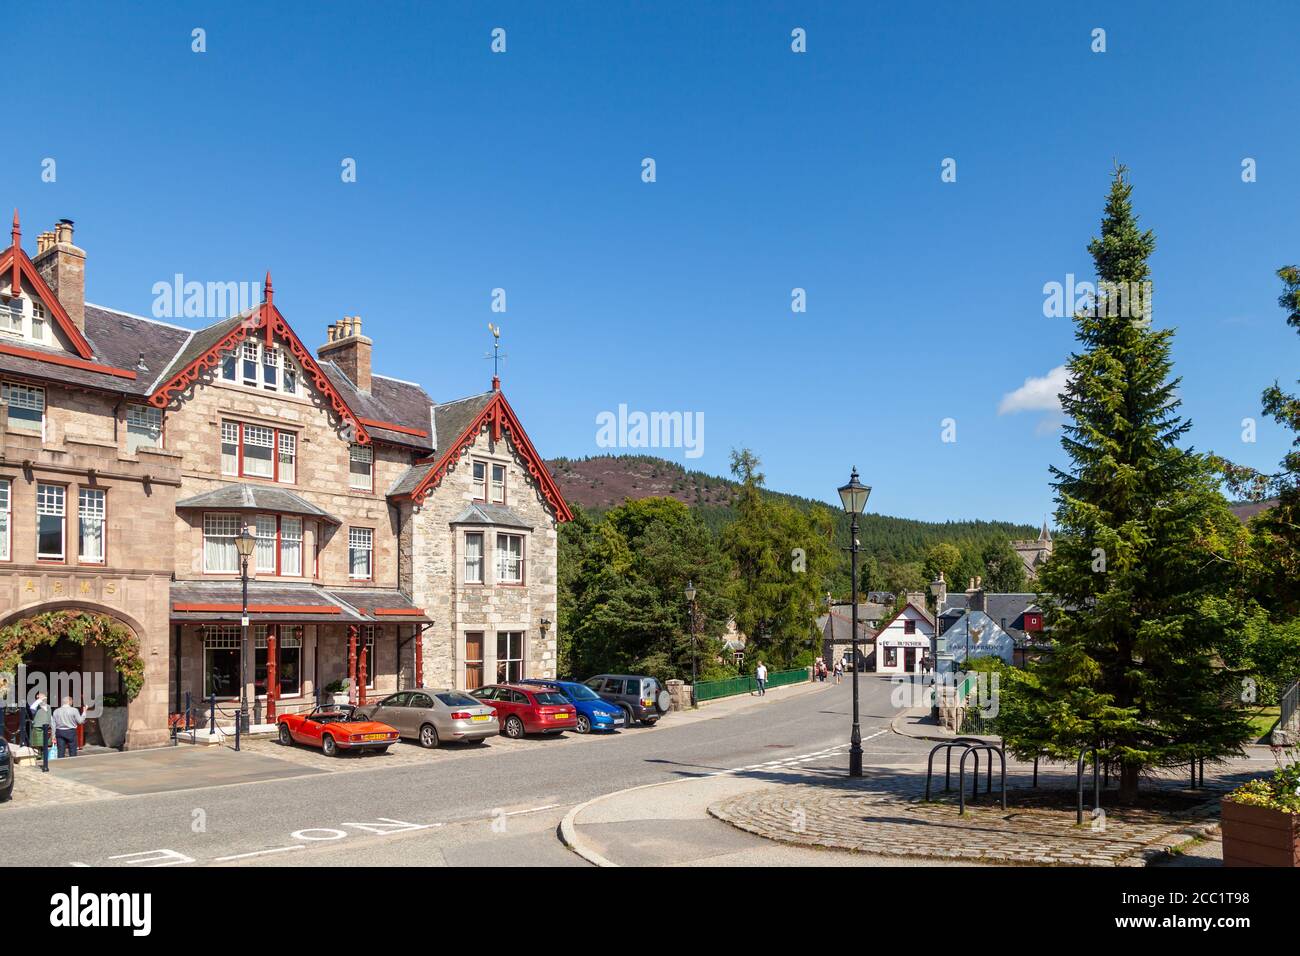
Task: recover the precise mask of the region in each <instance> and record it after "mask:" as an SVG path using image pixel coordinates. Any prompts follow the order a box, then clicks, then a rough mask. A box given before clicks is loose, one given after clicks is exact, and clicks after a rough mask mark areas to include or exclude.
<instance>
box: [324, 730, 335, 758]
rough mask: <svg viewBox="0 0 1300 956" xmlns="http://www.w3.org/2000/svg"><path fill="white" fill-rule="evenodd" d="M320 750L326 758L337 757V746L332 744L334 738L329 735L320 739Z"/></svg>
mask: <svg viewBox="0 0 1300 956" xmlns="http://www.w3.org/2000/svg"><path fill="white" fill-rule="evenodd" d="M320 749H321V750H323V751H324V752H325V756H327V757H337V756H338V755H339V745H338V744H337V743H335V742H334V738H333V737H331V736H330V735H329V734H326V735H325V736H324V737H322V738H321V739H320Z"/></svg>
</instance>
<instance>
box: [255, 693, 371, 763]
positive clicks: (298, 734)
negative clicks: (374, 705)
mask: <svg viewBox="0 0 1300 956" xmlns="http://www.w3.org/2000/svg"><path fill="white" fill-rule="evenodd" d="M355 710H356V708H355V707H353V706H352V705H351V704H329V705H328V706H324V707H317V708H316V709H315V710H313V711H312V712H311V713H309V714H285V715H284V716H282V717H281V718H280V721H279V723H280V743H282V744H283V745H284V746H286V747H291V746H293V745H294V744H296V743H297V744H307V745H308V746H311V747H319V748H320V749H321V750H323V751H324V752H325V756H327V757H337V756H338V755H339V751H340V750H356V751H363V750H377V751H378V752H379V753H383V752H384V751H385V750H387V749H388V748H389V747H390V746H392V745H393V744H394V743H396V742H397V731H396V730H394V729H393V728H392V727H389V726H388V725H387V724H381V723H379V722H378V721H374V720H361V719H359V718H357V717H355V716H354V713H353V712H354V711H355Z"/></svg>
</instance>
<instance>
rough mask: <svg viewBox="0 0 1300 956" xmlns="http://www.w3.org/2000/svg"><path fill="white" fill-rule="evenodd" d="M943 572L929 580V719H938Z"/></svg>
mask: <svg viewBox="0 0 1300 956" xmlns="http://www.w3.org/2000/svg"><path fill="white" fill-rule="evenodd" d="M946 590H947V586H946V585H945V584H944V580H943V572H942V571H940V572H939V576H938V577H937V578H935V579H934V580H933V581H931V582H930V593H931V594H933V595H934V629H933V630H932V631H931V632H930V688H931V691H930V692H931V694H932V695H933V697H932V699H931V701H930V719H931V720H933V721H935V722H936V723H938V721H939V612H940V611H941V610H943V609H942V608H940V607H939V595H940V594H943V593H945V592H946Z"/></svg>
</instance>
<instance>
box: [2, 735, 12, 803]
mask: <svg viewBox="0 0 1300 956" xmlns="http://www.w3.org/2000/svg"><path fill="white" fill-rule="evenodd" d="M13 795H14V748H13V747H11V746H9V741H7V740H5V738H4V735H3V734H0V803H4V802H5V801H6V800H8V799H9V798H10V797H12V796H13Z"/></svg>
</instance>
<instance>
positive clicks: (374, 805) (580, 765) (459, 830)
mask: <svg viewBox="0 0 1300 956" xmlns="http://www.w3.org/2000/svg"><path fill="white" fill-rule="evenodd" d="M860 686H861V693H862V730H863V735H864V737H865V736H868V735H870V734H873V733H876V732H877V731H884V732H885V733H884V735H883V736H882V737H881V738H880V741H881V742H882V743H885V742H887V743H888V746H887V747H884V748H880V749H882V750H883V752H882V753H881V754H879V755H878V756H874V757H873V752H872V751H873V746H872V744H874V743H875V742H874V741H873V742H872V744H869V746H868V760H867V762H868V764H871V765H876V764H879V763H881V762H898V761H900V760H902V761H905V762H908V763H915V762H916V760H917V759H919V755H920V754H922V753H924V749H925V748H924V745H923V744H921V743H919V742H916V741H905V740H903V738H899V737H896V736H893V735H889V734H888V731H887V727H888V722H889V720H890V719H891V718H892V717H893V715H894V713H895V711H894V709H893V708H892V707H891V705H890V702H889V691H890V686H889V684H888V683H887V682H886V681H884V680H882V679H881V678H878V677H876V676H875V675H863V679H862V683H861V685H860ZM740 706H741V708H742V709H740V710H738V711H736V712H734V713H730V714H728V715H727V716H722V717H718V718H716V719H703V720H688V719H679V720H678V721H677V722H675V719H674V717H673V716H670V717H668V718H666V719H665V721H664V722H663V723H662V724H661V725H660V726H658V727H655V728H636V729H632V730H628V731H625V732H623V733H621V734H618V735H616V736H613V737H606V738H601V739H593V738H590V737H588V738H578V739H568V740H566V739H530V740H526V741H522V742H514V741H504V740H503V741H500V742H499V743H498V742H493V743H490V744H489V745H488V746H487V747H485V748H478V749H474V750H470V749H461V748H455V749H454V752H449V753H444V752H443V751H438V752H437V754H436V755H427V756H430V757H433V758H434V759H429V760H422V759H413V760H410V759H408V760H406V761H404V762H402V763H400V765H385V764H386V760H385V758H382V757H366V758H356V757H349V758H343V759H344V760H345V761H355V760H358V759H360V760H363V761H364V769H361V768H358V767H351V768H349V769H352V770H355V772H335V773H317V772H312V771H311V769H310V768H309V767H306V766H304V767H303V771H304V773H305V774H307V775H302V776H294V777H290V778H287V779H277V780H268V781H261V782H251V783H241V784H235V785H226V786H214V787H204V788H199V789H187V790H180V791H172V792H166V793H154V794H144V795H139V796H123V797H114V798H111V799H102V800H97V801H93V802H83V803H71V804H66V805H55V806H43V807H38V806H32V807H26V808H24V807H21V806H12V807H10V808H6V810H5V811H3V812H0V845H3V846H5V848H6V852H5V863H6V864H7V865H10V866H41V865H46V866H66V865H69V864H75V865H89V866H148V865H155V866H156V865H177V866H186V865H205V864H209V865H210V864H220V865H297V866H302V865H321V866H329V865H343V864H348V865H362V864H374V865H412V866H413V865H424V866H438V865H475V864H480V865H482V864H486V865H492V864H532V865H586V864H584V863H583V861H582V860H580V859H579V858H578V857H577V856H575V855H574V854H572V853H571V852H569V851H568V850H567V849H566V848H565V847H564V846H563V845H562V844H561V843H560V841H559V840H558V838H557V836H556V832H555V830H556V826H557V825H558V822H559V820H560V818H561V817H562V816H563V815H564V813H565V812H566V811H567V810H568V809H569V808H570V807H571V806H573V805H575V804H578V803H581V802H584V801H586V800H589V799H591V798H593V797H596V796H599V795H601V794H605V793H609V792H612V791H615V790H620V789H623V788H625V787H632V786H637V785H639V784H645V783H655V782H660V781H664V780H669V779H674V778H680V777H682V776H690V775H701V774H709V773H714V772H717V771H719V770H727V769H734V768H738V767H744V766H750V765H753V764H758V763H766V762H769V761H773V760H780V759H783V758H786V757H794V756H797V755H799V754H803V753H811V752H815V751H818V750H823V749H825V748H828V747H833V746H835V745H837V744H844V743H846V742H847V739H848V733H849V727H850V722H851V696H850V684H849V682H848V681H847V680H846V681H845V683H844V684H843V685H839V686H836V685H834V684H831V683H827V684H825V685H820V686H817V687H815V688H798V689H795V690H793V691H792V692H791V695H790V696H788V697H784V698H782V699H775V698H773V699H770V700H768V701H766V702H758V701H756V700H755V701H754V702H753V706H750V705H749V704H748V703H746V702H741V704H740ZM707 712H708V711H707V708H706V710H705V711H704V713H705V714H707ZM414 746H415V745H414V744H403V745H402V748H403V749H404V750H405V749H406V748H413V747H414ZM265 752H267V753H269V754H271V755H272V756H274V754H275V751H274V750H272V749H268V750H267V751H265ZM403 756H404V757H409V756H411V754H409V753H404V754H403ZM415 756H416V757H423V756H426V755H425V754H423V752H420V753H418V754H415ZM97 759H106V760H113V759H117V758H116V757H112V756H110V757H106V758H97ZM718 826H719V827H721V826H724V824H721V823H719V824H718ZM37 833H39V834H44V835H45V836H46V838H45V839H30V836H31V835H32V834H37ZM17 834H26V835H27V836H28V837H29V838H25V839H15V838H14V837H15V835H17ZM753 839H755V840H758V839H759V838H757V837H755V838H753Z"/></svg>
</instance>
